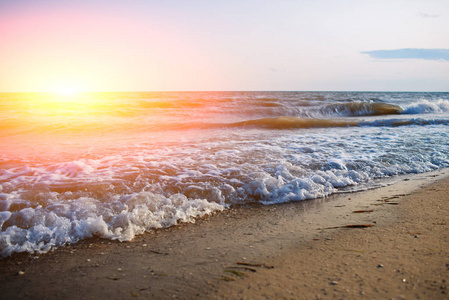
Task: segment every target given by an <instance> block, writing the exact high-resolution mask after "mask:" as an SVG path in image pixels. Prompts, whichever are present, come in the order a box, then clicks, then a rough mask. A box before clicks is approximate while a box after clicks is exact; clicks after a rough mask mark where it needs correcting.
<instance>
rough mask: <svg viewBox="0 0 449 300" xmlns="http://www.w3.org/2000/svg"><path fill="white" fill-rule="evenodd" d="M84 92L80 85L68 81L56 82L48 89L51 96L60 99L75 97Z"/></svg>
mask: <svg viewBox="0 0 449 300" xmlns="http://www.w3.org/2000/svg"><path fill="white" fill-rule="evenodd" d="M85 91H86V90H85V88H84V86H83V85H82V84H81V83H79V82H76V81H69V80H65V81H59V82H56V83H54V84H53V85H52V86H51V88H50V92H51V93H52V94H55V95H58V96H62V97H72V96H76V95H78V94H80V93H83V92H85Z"/></svg>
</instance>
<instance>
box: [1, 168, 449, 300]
mask: <svg viewBox="0 0 449 300" xmlns="http://www.w3.org/2000/svg"><path fill="white" fill-rule="evenodd" d="M398 180H400V181H399V182H397V183H395V184H393V185H388V186H385V187H381V188H377V189H373V190H368V191H362V192H355V193H342V194H337V195H333V196H330V197H327V198H323V199H315V200H307V201H301V202H294V203H285V204H277V205H271V206H258V207H236V208H231V209H229V210H226V211H224V212H221V213H217V214H215V215H213V216H209V217H206V218H203V219H200V220H198V221H197V222H196V223H195V224H181V225H178V226H175V227H170V228H167V229H160V230H157V231H155V232H150V233H146V234H144V235H141V236H138V237H136V238H135V239H134V240H133V241H131V242H124V243H120V242H116V241H109V240H101V239H91V240H85V241H82V242H80V243H78V244H74V245H68V246H65V247H60V248H58V249H56V250H54V251H52V252H49V253H45V254H41V255H30V254H16V255H14V256H12V257H11V258H6V259H3V260H1V261H0V266H1V267H0V290H1V294H2V298H4V299H31V298H32V299H40V298H42V299H43V298H45V299H61V298H65V299H80V298H81V299H105V298H110V299H134V298H136V297H143V298H156V299H173V298H180V299H192V298H193V299H195V298H198V299H208V298H221V299H236V298H242V299H251V298H260V297H262V296H264V297H267V298H269V299H276V298H282V297H286V298H294V299H310V298H318V299H320V298H329V297H330V298H337V297H340V298H341V297H343V298H348V299H353V298H358V297H361V296H365V297H366V299H369V298H373V297H374V298H375V297H377V298H379V297H384V298H386V297H388V298H395V299H396V298H397V297H399V298H400V297H402V296H404V297H406V298H410V297H415V296H416V295H418V296H419V295H420V296H421V297H422V298H426V297H427V298H428V297H429V296H428V295H429V294H425V293H424V292H427V290H428V291H429V293H430V292H434V294H431V295H432V297H434V299H438V296H440V297H441V298H445V297H447V294H444V293H443V292H445V293H449V287H448V282H449V275H448V274H449V250H444V249H449V237H448V235H449V230H448V229H449V226H448V224H447V216H448V215H449V208H448V207H449V203H448V201H449V198H448V196H447V195H448V194H449V188H448V186H449V170H448V169H443V170H441V171H435V172H430V173H424V174H419V175H414V176H412V177H407V178H403V179H401V178H399V179H398ZM435 189H436V190H435ZM424 196H426V197H429V198H430V200H429V201H428V202H423V201H422V200H421V199H422V197H424ZM392 203H397V204H392ZM435 203H437V204H435ZM429 205H430V207H429ZM432 205H436V207H437V209H435V208H434V207H432ZM356 210H373V212H369V213H353V211H356ZM441 217H443V221H435V222H433V223H435V224H443V225H432V221H429V220H437V219H438V218H441ZM426 218H427V219H426ZM444 218H445V219H444ZM420 220H424V221H420ZM426 220H427V221H426ZM445 220H446V221H445ZM345 225H374V226H373V227H369V228H365V229H358V228H354V229H352V228H351V229H344V228H342V229H338V228H336V229H330V227H338V226H345ZM404 228H409V229H404ZM410 228H415V229H413V230H412V229H410ZM404 230H405V231H404ZM407 230H408V231H407ZM411 233H413V234H411ZM436 235H440V236H441V241H439V240H438V236H437V237H435V236H436ZM393 236H395V237H396V238H393ZM415 236H417V237H415ZM430 236H432V237H430ZM351 243H352V244H351ZM417 243H418V244H417ZM422 243H424V244H422ZM409 246H411V247H414V249H408V248H409ZM389 247H390V248H391V249H393V250H391V249H390V248H389ZM426 247H427V248H428V249H427V248H426ZM432 247H434V248H432ZM336 249H339V250H338V251H337V250H336ZM376 249H377V250H376ZM426 249H427V250H426ZM429 249H436V250H438V251H433V250H429ZM394 250H396V251H394ZM409 250H410V251H412V253H411V254H410V253H409V252H408V251H409ZM413 250H417V251H413ZM426 251H427V252H426ZM429 251H430V252H429ZM413 252H416V255H418V256H416V257H415V256H413ZM299 253H300V255H298V254H299ZM419 256H422V257H423V258H425V259H421V260H419V259H418V258H419ZM427 258H428V260H426V259H427ZM431 258H432V259H431ZM410 260H411V261H410ZM443 260H444V261H443ZM429 261H433V262H434V263H433V265H432V266H433V269H432V270H434V269H435V268H436V267H435V266H436V265H438V264H439V263H440V265H441V266H440V267H441V268H442V269H441V270H440V269H438V268H439V267H438V268H437V269H438V270H439V271H438V274H439V276H440V277H438V278H437V277H435V276H436V275H435V274H436V273H435V272H434V271H432V270H430V265H429V267H428V268H426V266H427V263H428V262H429ZM237 263H243V264H237ZM353 263H360V264H358V265H357V264H354V265H353ZM345 264H346V265H345ZM419 264H421V265H422V266H421V265H419ZM253 265H254V266H253ZM379 265H382V266H381V267H378V266H379ZM393 265H394V266H393ZM418 265H419V266H418ZM420 266H421V267H420ZM267 267H274V268H267ZM422 268H424V269H422ZM445 268H446V269H445ZM427 269H429V270H427ZM398 270H399V271H398ZM435 270H436V269H435ZM380 272H382V273H380ZM19 274H20V275H19ZM355 274H356V275H357V276H356V275H355ZM420 274H425V276H427V277H428V278H437V279H434V280H433V281H432V280H431V281H432V282H431V283H429V284H427V285H426V283H425V280H427V279H425V278H427V277H423V278H420ZM429 274H433V275H432V276H433V277H432V276H431V275H429ZM399 275H401V276H399ZM412 275H413V276H412ZM397 276H399V277H402V278H400V282H399V283H397V282H396V281H395V280H396V279H397V278H396V277H397ZM379 278H380V279H379ZM402 279H405V281H401V280H402ZM417 280H418V281H417ZM429 280H430V279H429ZM443 280H444V282H443ZM432 284H434V285H435V290H431V289H429V288H428V287H429V286H430V287H432V286H433V285H432ZM384 285H385V287H384ZM373 286H374V287H373ZM376 286H377V287H376ZM379 286H382V288H379ZM408 287H409V288H410V289H408ZM413 288H414V289H413ZM375 289H377V292H376V291H375ZM435 297H436V298H435Z"/></svg>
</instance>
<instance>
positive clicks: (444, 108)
mask: <svg viewBox="0 0 449 300" xmlns="http://www.w3.org/2000/svg"><path fill="white" fill-rule="evenodd" d="M445 112H449V101H448V100H443V99H440V100H438V101H434V102H430V101H428V100H421V101H419V102H417V103H413V104H410V105H409V106H407V107H406V108H405V109H404V111H403V113H404V114H430V113H445Z"/></svg>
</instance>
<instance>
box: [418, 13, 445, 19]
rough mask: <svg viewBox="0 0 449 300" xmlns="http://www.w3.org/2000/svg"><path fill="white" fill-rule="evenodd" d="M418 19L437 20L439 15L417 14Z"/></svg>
mask: <svg viewBox="0 0 449 300" xmlns="http://www.w3.org/2000/svg"><path fill="white" fill-rule="evenodd" d="M419 16H420V17H423V18H438V17H439V16H440V15H433V14H426V13H419Z"/></svg>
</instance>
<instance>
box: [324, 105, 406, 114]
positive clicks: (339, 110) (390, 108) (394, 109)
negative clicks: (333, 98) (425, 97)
mask: <svg viewBox="0 0 449 300" xmlns="http://www.w3.org/2000/svg"><path fill="white" fill-rule="evenodd" d="M319 112H320V113H322V114H323V115H339V116H346V117H351V116H383V115H398V114H401V113H402V112H403V109H402V108H401V107H400V106H397V105H393V104H388V103H372V102H349V103H336V104H329V105H326V106H324V107H321V108H320V109H319Z"/></svg>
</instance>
